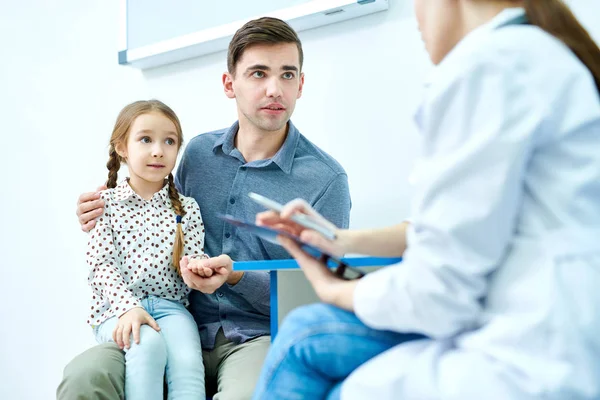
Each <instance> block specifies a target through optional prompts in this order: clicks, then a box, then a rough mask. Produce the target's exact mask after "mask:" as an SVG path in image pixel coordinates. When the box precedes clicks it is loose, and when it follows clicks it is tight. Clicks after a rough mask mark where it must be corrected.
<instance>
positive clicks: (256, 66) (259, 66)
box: [246, 64, 271, 72]
mask: <svg viewBox="0 0 600 400" xmlns="http://www.w3.org/2000/svg"><path fill="white" fill-rule="evenodd" d="M255 70H261V71H270V70H271V68H269V67H267V66H266V65H263V64H254V65H251V66H249V67H248V68H246V72H248V71H255Z"/></svg>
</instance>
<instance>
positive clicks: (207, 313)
mask: <svg viewBox="0 0 600 400" xmlns="http://www.w3.org/2000/svg"><path fill="white" fill-rule="evenodd" d="M302 62H303V53H302V45H301V43H300V40H299V39H298V36H297V34H296V33H295V32H294V31H293V29H292V28H291V27H290V26H289V25H287V24H286V23H285V22H283V21H281V20H278V19H274V18H260V19H257V20H254V21H250V22H248V23H247V24H245V25H244V26H243V27H242V28H240V29H239V30H238V31H237V32H236V34H235V35H234V37H233V39H232V40H231V43H230V45H229V51H228V55H227V69H228V71H227V72H226V73H224V74H223V87H224V91H225V94H226V96H227V97H229V98H232V99H235V100H236V104H237V111H238V121H237V122H236V123H234V124H233V125H232V126H231V127H230V128H228V129H224V130H220V131H216V132H210V133H206V134H203V135H200V136H197V137H195V138H194V139H192V140H191V141H190V143H189V144H188V146H187V147H186V149H185V152H184V154H183V157H182V159H181V162H180V165H179V169H178V171H177V177H176V181H177V185H178V187H179V189H180V191H181V193H183V194H184V195H186V196H191V197H194V198H195V199H196V200H197V201H198V204H199V205H200V210H201V213H202V218H203V220H204V224H205V228H206V232H205V234H206V237H205V251H206V253H207V254H208V255H210V256H213V258H211V259H210V260H207V261H206V266H209V267H211V268H214V269H215V270H217V269H218V270H220V271H225V272H224V273H216V274H213V275H212V276H210V277H208V278H207V277H204V276H200V275H194V274H190V273H186V274H185V275H184V280H185V281H186V283H187V284H188V285H189V286H190V287H191V288H192V289H196V290H193V291H192V293H191V295H190V311H191V313H192V314H193V315H194V318H195V320H196V322H197V324H198V328H199V332H200V337H201V341H202V347H203V357H204V364H205V371H206V382H207V386H208V389H209V390H208V392H209V393H210V391H211V388H213V391H215V389H216V394H215V396H214V399H215V400H217V399H218V400H223V399H225V400H229V399H232V400H240V399H249V398H250V397H251V396H252V392H253V390H254V386H255V383H256V381H257V379H258V375H259V372H260V369H261V366H262V363H263V361H264V358H265V355H266V353H267V350H268V347H269V343H270V336H269V335H270V330H269V311H270V309H269V307H270V304H269V276H268V274H267V273H266V272H245V273H244V272H239V271H232V259H233V260H238V261H243V260H264V259H282V258H289V255H288V254H287V253H286V252H285V250H284V249H283V248H281V247H279V246H277V245H274V244H271V243H268V242H264V241H263V240H261V239H259V238H258V237H256V236H253V235H252V234H250V233H248V232H244V231H243V230H235V229H234V228H233V227H232V226H229V225H227V224H225V223H224V222H223V221H222V220H220V219H218V218H217V214H219V213H223V214H230V215H233V216H234V217H237V218H240V219H244V220H249V221H253V220H254V218H255V214H256V213H257V212H259V211H262V210H263V208H261V207H260V206H259V205H257V204H255V203H254V202H252V201H251V200H250V199H249V198H248V197H247V194H248V192H250V191H255V192H258V193H260V194H263V195H265V196H267V197H270V198H272V199H274V200H276V201H279V202H281V203H285V202H287V201H289V200H291V199H293V198H297V197H300V198H304V199H306V200H307V201H308V202H309V203H310V204H311V205H312V206H313V207H314V208H315V209H317V210H318V211H319V212H320V213H321V214H322V215H324V216H325V217H326V218H327V219H329V220H330V221H332V222H333V223H335V224H336V225H337V226H340V227H347V226H348V222H349V221H348V220H349V212H350V195H349V191H348V179H347V176H346V173H345V172H344V170H343V168H342V167H341V166H340V165H339V164H338V163H337V162H336V161H335V160H334V159H333V158H332V157H331V156H329V155H328V154H326V153H324V152H323V151H322V150H320V149H319V148H318V147H316V146H315V145H313V144H312V143H310V142H309V141H308V140H307V139H306V138H305V137H304V136H302V135H301V134H300V132H298V130H297V129H296V128H295V127H294V125H293V124H292V123H291V121H290V117H291V115H292V113H293V111H294V107H295V104H296V100H297V99H298V98H300V96H301V95H302V88H303V85H304V74H303V73H302ZM98 198H99V196H98V195H96V194H93V193H86V194H83V195H82V196H81V197H80V199H79V205H78V210H77V214H78V215H79V219H80V222H81V223H82V229H83V230H84V231H89V230H90V229H92V228H93V226H94V224H95V222H94V219H95V218H96V217H97V216H99V215H100V214H101V213H102V203H101V201H100V200H98ZM215 256H216V257H215ZM218 267H225V268H220V269H219V268H218ZM215 387H216V388H215ZM123 393H124V357H123V353H122V352H121V350H120V349H119V348H118V347H117V346H116V345H113V344H105V345H100V346H96V347H94V348H92V349H90V350H88V351H86V352H84V353H83V354H81V355H79V356H78V357H77V358H75V359H74V360H73V361H72V362H71V363H70V364H69V365H67V367H66V368H65V374H64V379H63V381H62V382H61V384H60V386H59V388H58V391H57V396H58V398H59V399H121V398H123Z"/></svg>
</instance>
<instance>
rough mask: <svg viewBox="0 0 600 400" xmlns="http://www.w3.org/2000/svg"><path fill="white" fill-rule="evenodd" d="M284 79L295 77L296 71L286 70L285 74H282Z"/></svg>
mask: <svg viewBox="0 0 600 400" xmlns="http://www.w3.org/2000/svg"><path fill="white" fill-rule="evenodd" d="M282 76H283V79H288V80H289V79H294V73H293V72H286V73H285V74H283V75H282Z"/></svg>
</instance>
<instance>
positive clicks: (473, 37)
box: [428, 7, 527, 82]
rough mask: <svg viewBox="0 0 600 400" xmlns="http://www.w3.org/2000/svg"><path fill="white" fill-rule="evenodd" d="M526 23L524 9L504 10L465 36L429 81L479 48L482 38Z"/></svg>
mask: <svg viewBox="0 0 600 400" xmlns="http://www.w3.org/2000/svg"><path fill="white" fill-rule="evenodd" d="M526 22H527V15H526V13H525V9H524V8H522V7H511V8H506V9H504V10H503V11H501V12H500V13H499V14H498V15H496V16H495V17H494V18H492V19H491V20H490V21H489V22H487V23H485V24H483V25H481V26H480V27H478V28H476V29H474V30H473V31H471V32H470V33H469V34H467V36H465V37H464V38H463V39H462V40H461V41H460V42H459V43H458V44H457V45H456V46H455V47H454V49H452V50H451V51H450V53H448V54H447V55H446V57H445V58H444V59H443V60H442V62H441V63H440V64H439V65H437V66H436V67H435V68H434V69H433V71H432V75H431V76H430V79H429V80H428V81H430V82H431V81H433V80H435V77H436V76H437V75H438V74H439V73H440V71H441V70H443V69H444V66H446V65H449V64H453V63H454V60H460V59H461V57H462V56H463V55H464V54H468V53H469V52H470V51H472V49H473V48H475V47H478V46H479V45H480V40H481V38H482V37H483V36H485V35H486V34H488V33H490V32H492V31H493V30H496V29H498V28H501V27H504V26H507V25H513V24H523V23H526Z"/></svg>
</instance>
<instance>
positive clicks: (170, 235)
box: [87, 100, 205, 400]
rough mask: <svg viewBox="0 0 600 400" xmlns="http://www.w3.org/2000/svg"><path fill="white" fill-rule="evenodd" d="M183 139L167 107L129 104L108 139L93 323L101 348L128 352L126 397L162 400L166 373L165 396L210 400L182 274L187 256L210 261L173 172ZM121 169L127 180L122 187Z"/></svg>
mask: <svg viewBox="0 0 600 400" xmlns="http://www.w3.org/2000/svg"><path fill="white" fill-rule="evenodd" d="M182 141H183V136H182V132H181V125H180V123H179V120H178V118H177V116H176V115H175V113H174V112H173V110H171V109H170V108H169V107H167V106H166V105H165V104H163V103H161V102H160V101H157V100H149V101H137V102H135V103H132V104H129V105H128V106H126V107H125V108H124V109H123V110H122V111H121V113H120V114H119V116H118V118H117V121H116V124H115V127H114V129H113V133H112V137H111V139H110V150H109V160H108V163H107V164H106V166H107V168H108V171H109V172H108V181H107V183H106V186H107V187H108V188H109V189H108V190H105V191H103V192H102V193H101V198H102V199H103V200H104V202H105V207H104V212H103V214H102V216H101V217H100V218H99V219H98V221H97V224H96V226H95V228H94V229H93V230H92V231H91V232H90V240H89V244H88V250H87V260H88V264H89V266H90V274H89V278H88V282H89V284H90V286H91V288H92V291H93V296H92V306H91V312H90V315H89V319H88V323H89V324H90V325H91V326H92V327H93V329H94V333H95V335H96V339H97V340H98V342H100V343H104V342H108V341H114V342H116V343H117V344H118V345H119V347H121V348H122V349H125V362H126V368H125V397H126V398H127V399H128V400H135V399H144V400H149V399H157V400H158V399H160V400H162V399H163V382H164V376H165V372H166V380H167V384H168V398H169V399H194V400H197V399H203V398H204V397H205V391H204V366H203V363H202V348H201V346H200V338H199V335H198V328H197V326H196V323H195V322H194V319H193V317H192V316H191V314H190V313H189V312H188V311H187V310H186V308H185V306H186V302H187V294H188V292H189V290H188V288H187V286H186V285H185V283H184V282H183V280H182V279H181V276H180V270H179V263H180V260H181V258H182V257H183V256H184V255H185V256H189V258H198V257H204V252H203V251H204V249H203V242H204V228H203V223H202V219H201V217H200V210H199V208H198V204H197V203H196V201H195V200H194V199H192V198H189V197H184V196H182V195H180V194H179V193H178V192H177V190H176V189H175V185H174V183H173V175H172V173H171V171H172V170H173V168H174V167H175V162H176V159H177V153H178V151H179V148H180V147H181V144H182ZM121 163H126V164H127V166H128V168H129V178H128V179H125V180H123V181H121V182H120V183H119V184H118V185H117V172H118V171H119V168H120V166H121ZM132 336H133V341H132V340H131V337H132Z"/></svg>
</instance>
